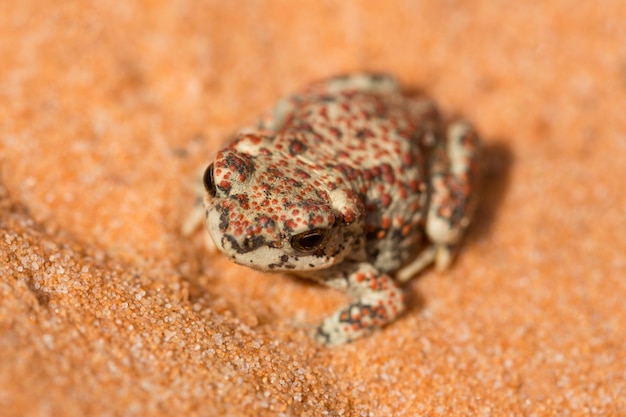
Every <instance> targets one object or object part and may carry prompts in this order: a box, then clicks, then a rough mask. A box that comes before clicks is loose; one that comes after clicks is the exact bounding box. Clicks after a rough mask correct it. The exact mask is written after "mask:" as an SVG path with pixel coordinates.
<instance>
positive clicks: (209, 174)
mask: <svg viewBox="0 0 626 417" xmlns="http://www.w3.org/2000/svg"><path fill="white" fill-rule="evenodd" d="M214 176H215V173H214V172H213V164H211V165H209V166H208V167H207V169H206V170H205V171H204V175H203V176H202V183H203V184H204V189H205V190H206V192H207V193H209V196H211V197H215V194H216V193H217V189H216V188H215V178H214Z"/></svg>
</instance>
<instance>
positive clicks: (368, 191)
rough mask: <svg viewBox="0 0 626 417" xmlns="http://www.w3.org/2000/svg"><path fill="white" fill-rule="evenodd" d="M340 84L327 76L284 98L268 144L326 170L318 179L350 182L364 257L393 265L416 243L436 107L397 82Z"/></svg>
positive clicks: (379, 265)
mask: <svg viewBox="0 0 626 417" xmlns="http://www.w3.org/2000/svg"><path fill="white" fill-rule="evenodd" d="M341 81H342V80H341V79H338V81H337V82H338V83H341ZM388 81H389V80H388V79H382V80H381V82H388ZM342 86H343V87H344V88H343V89H339V88H337V90H339V91H333V90H334V89H333V86H332V85H329V84H328V83H322V84H315V85H313V86H312V87H310V88H309V89H308V90H307V91H305V92H304V93H303V94H300V95H298V96H294V97H291V98H290V99H288V100H289V101H288V102H287V103H286V106H285V107H284V108H288V109H289V111H288V112H286V114H285V115H284V116H283V117H277V118H276V119H278V120H280V119H282V120H281V121H280V123H275V124H274V125H273V126H271V128H272V130H273V132H272V133H273V134H274V135H275V136H274V142H273V148H274V149H276V150H278V151H281V152H284V154H285V155H288V156H289V157H290V158H298V159H300V160H301V161H306V162H307V163H308V165H309V166H310V169H311V170H314V171H318V172H324V171H327V172H328V173H329V174H330V175H326V176H322V177H323V178H324V180H325V181H324V185H323V187H328V188H329V189H335V188H338V187H349V188H350V189H351V190H353V191H354V192H355V193H356V194H357V195H358V198H359V199H360V200H362V202H363V205H364V209H365V224H364V233H365V236H366V242H367V243H366V251H367V258H368V260H369V261H370V262H372V263H373V264H374V265H376V267H377V268H379V269H381V270H382V271H385V272H391V271H394V270H396V269H398V268H399V267H400V266H401V265H402V264H403V263H404V262H406V261H407V260H409V259H411V258H412V257H414V256H415V254H416V252H417V250H418V247H419V245H420V244H421V240H422V235H423V233H422V231H423V220H424V216H425V210H426V208H427V207H426V204H427V192H426V191H427V183H426V180H427V178H426V177H427V171H426V169H427V160H428V156H429V154H430V148H431V147H432V145H433V144H434V142H435V136H436V134H437V132H436V129H437V127H438V124H439V122H438V117H437V112H436V109H435V107H434V106H433V105H432V102H430V101H429V100H425V99H415V98H407V97H406V96H405V95H403V94H401V92H400V90H399V89H398V88H397V85H396V84H395V83H393V84H384V83H383V85H381V87H382V88H380V89H372V90H365V91H362V90H356V89H355V90H351V89H349V88H346V86H345V85H342ZM381 90H382V91H381ZM279 108H280V106H279Z"/></svg>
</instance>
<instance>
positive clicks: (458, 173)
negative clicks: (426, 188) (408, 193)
mask: <svg viewBox="0 0 626 417" xmlns="http://www.w3.org/2000/svg"><path fill="white" fill-rule="evenodd" d="M446 136H447V137H446V140H445V141H441V143H440V144H438V145H437V147H436V149H435V150H434V153H433V156H432V160H431V166H430V190H431V197H430V198H431V199H430V204H429V208H428V216H427V219H426V234H427V235H428V238H429V239H430V241H431V242H432V244H433V248H434V262H435V267H436V268H437V269H438V270H443V269H446V268H447V267H448V266H449V265H450V263H451V262H452V259H453V257H454V254H455V252H456V247H457V245H458V243H459V241H460V240H461V237H462V235H463V232H464V231H465V229H466V228H467V226H468V225H469V222H470V219H471V216H472V213H473V211H474V206H475V204H476V191H477V190H476V188H477V184H476V182H477V179H478V178H477V177H478V158H479V149H480V139H479V137H478V135H477V134H476V132H475V131H474V129H473V128H472V126H471V125H470V124H469V123H466V122H454V123H451V124H449V125H448V126H447V131H446Z"/></svg>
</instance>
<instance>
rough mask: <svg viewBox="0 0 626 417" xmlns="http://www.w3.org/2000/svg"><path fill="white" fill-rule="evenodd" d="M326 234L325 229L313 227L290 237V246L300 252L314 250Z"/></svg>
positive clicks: (322, 242) (318, 246)
mask: <svg viewBox="0 0 626 417" xmlns="http://www.w3.org/2000/svg"><path fill="white" fill-rule="evenodd" d="M326 236H328V230H326V229H313V230H309V231H307V232H303V233H300V234H298V235H295V236H294V237H292V238H291V247H292V248H294V249H295V250H297V251H300V252H315V251H316V250H318V249H319V248H321V247H322V245H323V244H324V241H325V240H326Z"/></svg>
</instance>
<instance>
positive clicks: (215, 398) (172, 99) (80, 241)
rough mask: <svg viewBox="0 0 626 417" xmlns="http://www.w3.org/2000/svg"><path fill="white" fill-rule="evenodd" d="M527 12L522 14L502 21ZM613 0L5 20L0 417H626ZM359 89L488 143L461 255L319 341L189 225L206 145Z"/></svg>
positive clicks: (278, 288)
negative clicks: (300, 99) (393, 78)
mask: <svg viewBox="0 0 626 417" xmlns="http://www.w3.org/2000/svg"><path fill="white" fill-rule="evenodd" d="M513 4H515V6H513ZM625 19H626V3H625V2H623V1H619V0H612V1H611V0H606V1H602V2H592V1H582V2H577V3H576V4H575V5H574V3H572V2H570V1H566V0H558V1H547V2H525V3H523V2H517V3H510V2H493V1H486V0H485V1H481V0H476V1H455V2H452V1H448V2H417V1H415V2H408V1H407V2H400V1H397V2H391V1H388V2H387V1H386V2H371V1H341V2H339V1H331V0H328V1H316V0H310V1H309V0H303V1H297V2H296V1H287V0H282V1H237V2H235V1H233V2H226V1H199V0H178V1H156V0H154V1H148V0H144V1H135V2H124V1H117V0H99V1H96V2H85V1H82V2H81V1H58V2H46V1H42V0H28V1H5V2H4V3H3V6H2V13H1V14H0V57H1V58H0V103H1V107H0V182H1V183H0V410H2V411H1V412H0V413H1V414H2V415H3V416H48V415H49V416H61V415H65V416H70V415H92V416H93V415H127V416H135V415H137V416H140V415H154V416H159V415H179V416H196V415H197V416H202V415H209V416H214V415H244V416H246V415H249V416H255V415H260V416H264V415H267V416H289V415H293V416H300V415H302V416H324V415H328V416H374V415H375V416H385V415H394V416H415V415H419V416H430V415H446V416H467V415H481V416H487V415H492V416H504V415H526V416H551V415H559V416H589V415H598V416H618V415H626V400H625V398H626V302H625V299H626V273H625V272H626V261H625V259H626V255H625V253H626V233H624V230H625V227H626V224H625V223H626V192H624V181H625V180H626V163H624V161H625V160H626V110H625V109H626V107H625V103H626V48H625V47H624V45H625V43H624V40H625V39H626V25H625V24H624V20H625ZM361 69H370V70H378V71H388V72H392V73H394V74H396V75H397V76H398V77H399V78H400V79H401V80H402V82H403V83H405V84H406V85H407V86H408V87H410V88H414V89H423V90H425V91H426V92H427V93H428V94H429V95H431V96H433V97H434V98H436V99H437V101H438V102H439V104H440V106H441V108H442V109H443V110H444V111H445V112H447V113H459V114H463V115H465V116H466V117H467V118H469V119H470V120H472V121H473V122H474V123H475V124H476V126H477V127H478V129H479V130H480V131H481V132H482V134H483V136H484V137H485V141H486V144H487V149H486V167H487V168H486V179H485V187H484V188H485V189H484V196H483V200H482V206H481V208H480V210H479V212H478V216H477V220H476V223H475V226H474V227H473V228H472V230H471V232H470V235H469V237H468V239H467V242H466V243H467V244H466V245H465V249H464V250H463V252H462V253H461V256H460V258H459V259H458V262H457V263H456V264H455V265H454V266H453V268H452V269H451V270H450V271H448V272H446V273H441V274H439V273H436V272H434V271H427V272H426V273H424V274H422V275H421V276H420V277H419V278H418V279H416V280H413V281H412V282H411V283H410V284H409V285H407V292H408V294H409V297H410V300H411V305H410V309H409V312H408V313H407V314H406V315H405V316H404V317H403V318H402V319H401V320H399V321H398V322H397V323H395V324H393V325H392V326H389V327H388V328H386V329H385V330H384V331H382V332H379V333H377V334H375V335H373V336H372V337H370V338H367V339H365V340H361V341H358V342H356V343H353V344H351V345H349V346H345V347H341V348H337V349H326V348H323V347H319V346H317V345H315V344H314V343H313V342H312V341H311V340H310V339H309V338H308V337H307V336H306V334H305V330H304V329H303V328H302V323H315V322H317V321H318V320H320V319H321V318H322V317H324V315H325V314H328V313H329V312H330V311H332V310H333V309H334V308H336V307H338V306H339V305H340V304H341V303H342V302H344V301H345V299H344V298H343V296H342V295H340V294H337V293H335V292H333V291H331V290H328V289H325V288H321V287H319V286H315V285H310V284H308V283H305V282H303V281H301V280H297V279H293V278H290V277H287V276H283V275H265V274H260V273H255V272H252V271H249V270H246V269H243V268H240V267H237V266H235V265H231V264H230V263H228V262H227V261H226V260H224V259H223V258H222V257H220V256H217V255H215V256H213V255H209V254H207V252H206V251H205V249H204V245H203V240H204V232H201V231H198V233H196V234H194V235H193V236H192V237H191V238H185V237H184V236H182V235H181V233H180V227H181V224H182V222H183V221H184V219H185V216H186V214H187V213H188V211H189V208H190V207H191V205H192V202H193V198H194V197H193V185H194V184H193V182H194V178H195V176H196V175H197V173H198V170H199V169H201V168H202V166H203V165H204V164H205V163H206V162H207V161H208V160H209V159H210V158H211V157H212V155H213V153H214V152H215V150H216V148H217V147H218V146H219V144H220V143H221V142H222V140H223V139H224V138H225V137H226V136H227V135H228V134H229V133H231V132H232V131H234V130H235V129H236V128H237V127H239V126H242V125H244V124H245V123H248V122H250V121H252V120H253V119H254V118H255V116H256V115H258V114H259V113H260V112H261V111H263V110H265V109H266V108H267V107H268V106H270V105H271V103H272V102H273V101H274V100H275V99H277V98H278V97H280V96H281V95H284V94H286V93H289V92H291V91H293V90H294V89H295V88H297V87H299V86H301V85H303V84H306V83H307V82H309V81H312V80H315V79H319V78H322V77H325V76H328V75H333V74H336V73H344V72H350V71H356V70H361Z"/></svg>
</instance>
